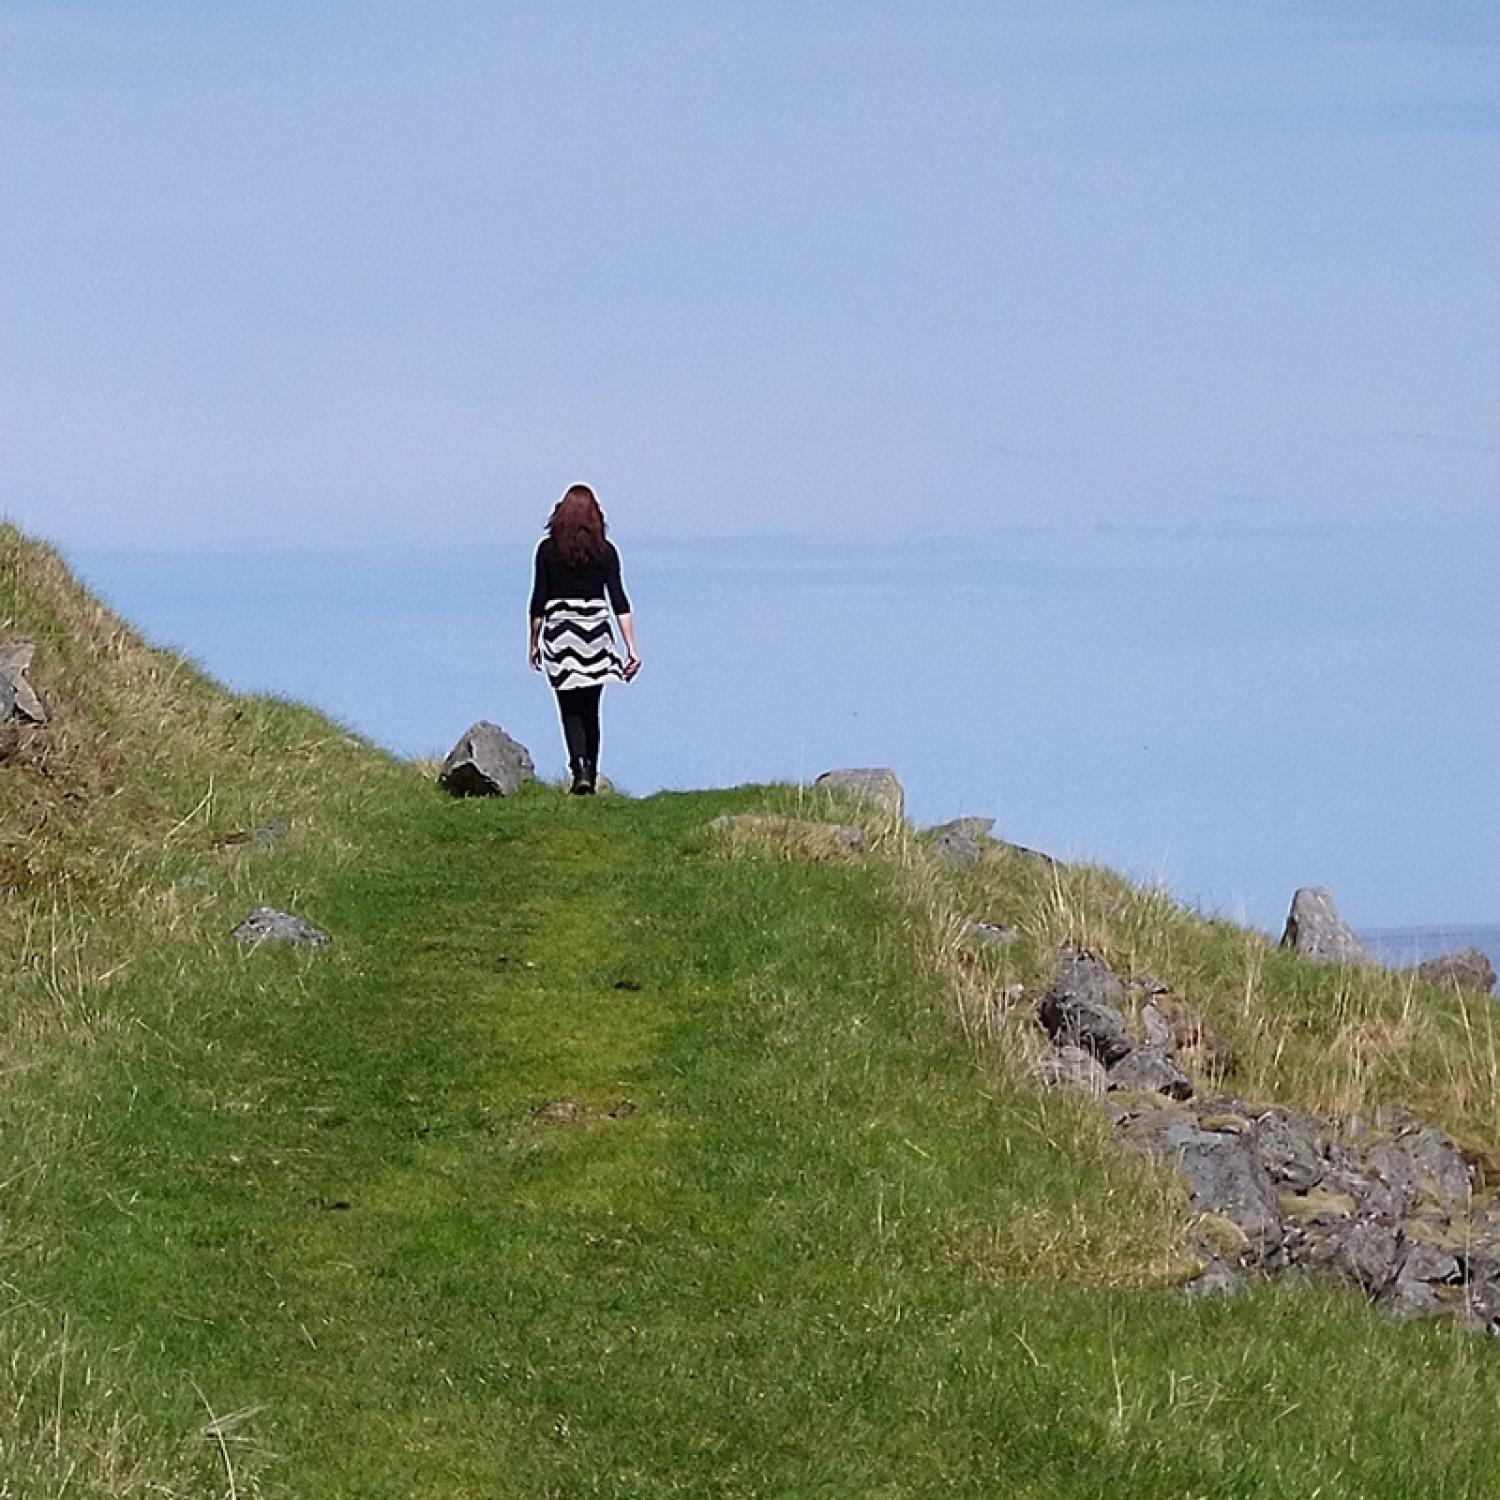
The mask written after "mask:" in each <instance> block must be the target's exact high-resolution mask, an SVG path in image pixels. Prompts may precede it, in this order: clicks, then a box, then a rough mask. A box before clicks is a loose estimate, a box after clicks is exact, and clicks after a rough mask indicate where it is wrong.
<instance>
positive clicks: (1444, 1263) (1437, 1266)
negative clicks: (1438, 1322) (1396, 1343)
mask: <svg viewBox="0 0 1500 1500" xmlns="http://www.w3.org/2000/svg"><path fill="white" fill-rule="evenodd" d="M1463 1282H1464V1272H1463V1268H1462V1267H1461V1266H1460V1265H1459V1263H1458V1259H1457V1257H1456V1256H1454V1255H1452V1254H1450V1253H1449V1252H1448V1251H1447V1250H1444V1249H1441V1248H1440V1247H1438V1246H1437V1245H1428V1244H1424V1243H1423V1242H1421V1241H1420V1240H1418V1241H1408V1242H1407V1243H1406V1244H1405V1245H1404V1246H1403V1254H1402V1256H1401V1260H1400V1264H1399V1267H1398V1269H1397V1271H1396V1275H1395V1278H1394V1279H1393V1280H1392V1281H1390V1282H1388V1283H1387V1285H1386V1287H1385V1289H1384V1290H1383V1291H1382V1293H1381V1295H1380V1299H1379V1300H1380V1305H1381V1306H1382V1307H1383V1308H1384V1309H1385V1311H1386V1312H1388V1313H1389V1314H1390V1315H1391V1316H1392V1317H1393V1318H1400V1319H1402V1320H1403V1321H1405V1320H1407V1319H1411V1318H1432V1317H1438V1316H1440V1315H1442V1314H1443V1313H1450V1312H1454V1311H1456V1310H1459V1309H1460V1308H1461V1306H1462V1303H1463V1293H1462V1291H1461V1290H1460V1288H1461V1287H1462V1286H1463ZM1440 1289H1441V1290H1440Z"/></svg>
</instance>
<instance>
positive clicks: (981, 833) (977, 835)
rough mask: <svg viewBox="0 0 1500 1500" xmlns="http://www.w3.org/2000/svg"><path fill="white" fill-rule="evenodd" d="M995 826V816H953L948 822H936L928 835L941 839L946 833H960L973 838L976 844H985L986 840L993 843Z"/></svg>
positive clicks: (967, 837)
mask: <svg viewBox="0 0 1500 1500" xmlns="http://www.w3.org/2000/svg"><path fill="white" fill-rule="evenodd" d="M994 827H995V820H994V819H993V818H951V819H950V820H949V821H948V822H946V823H934V824H933V826H932V827H931V828H929V829H928V830H927V837H928V838H930V839H940V838H941V837H942V836H943V835H944V834H945V833H958V834H962V835H963V837H964V838H966V839H973V840H974V842H975V843H976V844H983V843H984V842H985V841H986V840H989V841H990V842H992V843H993V842H994V840H993V839H992V838H991V834H992V832H993V830H994Z"/></svg>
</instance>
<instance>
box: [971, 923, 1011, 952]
mask: <svg viewBox="0 0 1500 1500" xmlns="http://www.w3.org/2000/svg"><path fill="white" fill-rule="evenodd" d="M1020 936H1021V934H1020V933H1019V932H1017V931H1016V929H1015V928H1014V927H1002V926H1001V925H1000V924H999V923H998V922H980V921H973V922H966V923H965V924H964V937H965V938H966V939H968V941H969V942H971V943H982V944H984V945H986V946H987V947H990V948H1008V947H1009V946H1010V945H1011V944H1012V943H1014V942H1016V941H1018V940H1019V938H1020Z"/></svg>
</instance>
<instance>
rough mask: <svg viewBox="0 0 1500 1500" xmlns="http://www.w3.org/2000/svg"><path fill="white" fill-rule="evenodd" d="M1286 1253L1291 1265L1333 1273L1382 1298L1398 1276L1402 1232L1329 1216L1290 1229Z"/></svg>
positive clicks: (1375, 1222) (1362, 1220)
mask: <svg viewBox="0 0 1500 1500" xmlns="http://www.w3.org/2000/svg"><path fill="white" fill-rule="evenodd" d="M1309 1196H1311V1195H1309ZM1285 1251H1286V1254H1285V1259H1286V1262H1287V1264H1289V1265H1292V1266H1297V1267H1301V1268H1305V1269H1307V1270H1323V1271H1330V1272H1332V1273H1333V1274H1334V1275H1336V1276H1342V1277H1343V1278H1344V1279H1345V1280H1346V1281H1352V1282H1354V1283H1355V1284H1356V1285H1358V1286H1359V1287H1361V1288H1362V1289H1363V1290H1364V1291H1366V1292H1369V1293H1370V1294H1371V1295H1379V1293H1381V1292H1382V1291H1383V1290H1384V1289H1385V1288H1386V1287H1387V1286H1388V1285H1389V1284H1390V1281H1391V1278H1392V1277H1393V1276H1394V1275H1395V1271H1396V1262H1397V1260H1398V1259H1399V1256H1400V1251H1401V1231H1400V1229H1399V1228H1398V1227H1397V1226H1396V1225H1394V1224H1386V1223H1382V1222H1381V1221H1380V1220H1378V1219H1370V1218H1356V1217H1352V1216H1349V1215H1342V1214H1338V1215H1333V1214H1330V1215H1327V1216H1324V1217H1322V1218H1319V1219H1313V1220H1310V1221H1308V1222H1307V1223H1304V1224H1301V1225H1296V1226H1292V1227H1289V1228H1288V1230H1287V1235H1286V1240H1285Z"/></svg>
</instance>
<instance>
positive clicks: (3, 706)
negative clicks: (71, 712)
mask: <svg viewBox="0 0 1500 1500" xmlns="http://www.w3.org/2000/svg"><path fill="white" fill-rule="evenodd" d="M35 655H36V646H35V644H34V643H33V642H31V641H0V724H6V723H11V722H12V721H16V720H19V721H20V722H22V723H25V724H45V723H46V722H47V709H46V707H45V705H44V704H43V703H42V700H41V699H40V698H38V697H37V695H36V690H35V689H34V688H33V687H32V686H31V682H30V680H29V678H28V677H27V675H26V674H27V673H28V672H29V671H30V669H31V663H32V660H33V658H34V657H35Z"/></svg>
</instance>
